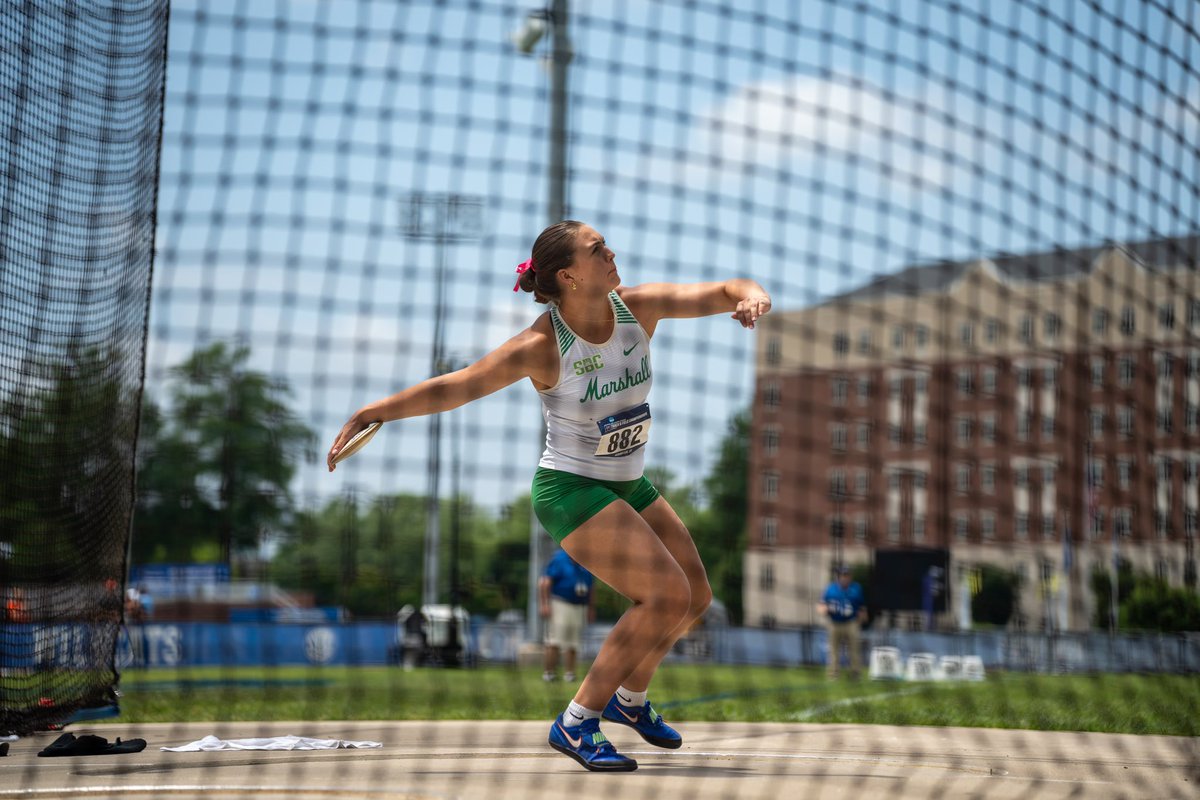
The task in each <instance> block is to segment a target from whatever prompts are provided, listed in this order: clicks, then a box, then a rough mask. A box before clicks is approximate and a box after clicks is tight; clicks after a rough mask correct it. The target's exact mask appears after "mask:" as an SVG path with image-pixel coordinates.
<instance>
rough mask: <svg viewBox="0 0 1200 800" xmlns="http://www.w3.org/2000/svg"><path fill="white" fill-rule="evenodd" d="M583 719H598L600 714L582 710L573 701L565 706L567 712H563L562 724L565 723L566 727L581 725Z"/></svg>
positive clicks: (586, 709) (587, 709)
mask: <svg viewBox="0 0 1200 800" xmlns="http://www.w3.org/2000/svg"><path fill="white" fill-rule="evenodd" d="M585 719H600V712H599V711H592V710H591V709H590V708H584V707H583V706H581V705H579V703H576V702H575V701H574V700H572V701H571V702H570V703H568V704H567V710H566V711H564V712H563V722H565V723H567V726H568V727H574V726H575V725H582V724H583V721H584V720H585Z"/></svg>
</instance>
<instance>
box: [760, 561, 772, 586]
mask: <svg viewBox="0 0 1200 800" xmlns="http://www.w3.org/2000/svg"><path fill="white" fill-rule="evenodd" d="M758 588H759V589H762V590H763V591H764V592H769V591H771V590H772V589H774V588H775V566H774V565H773V564H763V565H762V566H761V567H759V571H758Z"/></svg>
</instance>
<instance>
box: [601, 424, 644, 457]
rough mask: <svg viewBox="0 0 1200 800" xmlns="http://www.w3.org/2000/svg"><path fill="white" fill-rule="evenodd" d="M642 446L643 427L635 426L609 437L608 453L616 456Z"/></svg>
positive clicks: (611, 434)
mask: <svg viewBox="0 0 1200 800" xmlns="http://www.w3.org/2000/svg"><path fill="white" fill-rule="evenodd" d="M642 444H643V442H642V426H641V425H634V426H633V427H632V428H624V429H622V430H619V431H616V432H614V433H610V434H609V435H608V452H609V453H612V454H613V455H616V454H617V453H619V452H621V451H622V450H628V449H630V448H632V447H638V446H640V445H642Z"/></svg>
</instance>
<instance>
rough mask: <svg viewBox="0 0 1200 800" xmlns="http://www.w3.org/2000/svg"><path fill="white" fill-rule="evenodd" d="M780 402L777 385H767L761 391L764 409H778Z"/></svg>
mask: <svg viewBox="0 0 1200 800" xmlns="http://www.w3.org/2000/svg"><path fill="white" fill-rule="evenodd" d="M780 402H781V397H780V391H779V384H778V383H768V384H767V385H766V388H765V389H763V406H764V407H765V408H779V405H780Z"/></svg>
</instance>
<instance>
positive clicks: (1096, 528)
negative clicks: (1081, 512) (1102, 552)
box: [1091, 508, 1104, 539]
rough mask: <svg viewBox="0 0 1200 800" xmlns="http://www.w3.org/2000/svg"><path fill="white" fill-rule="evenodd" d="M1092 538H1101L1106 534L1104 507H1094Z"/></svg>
mask: <svg viewBox="0 0 1200 800" xmlns="http://www.w3.org/2000/svg"><path fill="white" fill-rule="evenodd" d="M1091 525H1092V538H1093V539H1099V538H1101V537H1103V536H1104V509H1103V508H1094V509H1092V520H1091Z"/></svg>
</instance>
